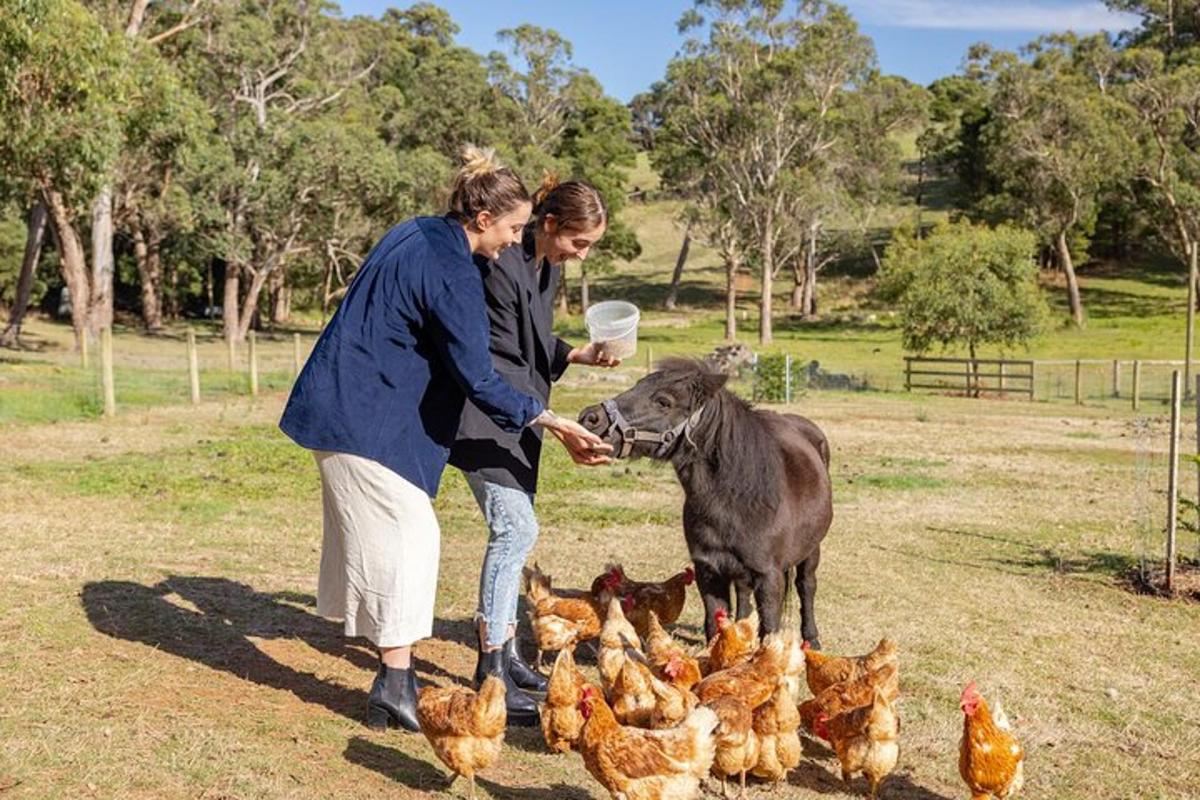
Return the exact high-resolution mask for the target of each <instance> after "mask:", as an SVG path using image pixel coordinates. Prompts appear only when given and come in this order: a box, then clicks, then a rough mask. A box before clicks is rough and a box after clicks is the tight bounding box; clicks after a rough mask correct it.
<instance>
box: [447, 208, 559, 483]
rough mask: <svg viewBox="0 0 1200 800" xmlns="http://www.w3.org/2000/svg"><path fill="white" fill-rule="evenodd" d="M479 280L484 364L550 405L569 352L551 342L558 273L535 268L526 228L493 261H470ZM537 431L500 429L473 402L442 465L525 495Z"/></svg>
mask: <svg viewBox="0 0 1200 800" xmlns="http://www.w3.org/2000/svg"><path fill="white" fill-rule="evenodd" d="M475 262H476V263H477V264H479V265H480V270H481V271H482V273H483V290H484V293H485V295H486V296H487V311H488V319H489V320H490V322H491V329H492V361H493V362H494V363H495V365H496V371H497V372H499V373H500V374H501V375H502V376H503V377H504V379H505V380H506V381H508V382H509V383H511V384H512V385H513V386H514V387H516V388H517V389H518V390H520V391H522V392H527V393H528V394H531V395H533V396H534V397H537V398H538V399H539V400H541V401H542V403H544V404H549V402H550V384H551V383H552V382H554V381H556V380H558V379H559V377H561V376H562V374H563V372H564V371H565V370H566V368H567V356H568V355H569V354H570V352H571V345H569V344H567V343H566V342H565V341H563V340H562V339H559V338H558V337H557V336H555V335H554V330H553V327H554V296H555V294H556V293H557V291H558V284H559V279H560V277H561V272H562V270H561V269H560V268H559V267H556V266H553V265H552V264H550V263H549V262H547V261H545V260H544V259H543V261H542V263H541V264H540V265H539V264H538V263H536V254H535V243H534V238H533V232H532V229H527V230H526V232H525V236H524V239H523V241H522V242H521V245H520V246H519V247H510V248H508V249H507V250H505V251H503V252H502V253H501V254H500V256H499V257H498V258H497V259H495V260H494V261H488V260H487V259H483V258H481V257H480V256H476V257H475ZM541 454H542V429H541V428H526V429H524V430H522V431H518V432H516V433H509V432H506V431H504V430H501V429H500V427H499V426H497V425H496V423H495V422H493V421H492V420H491V419H490V418H489V417H488V416H487V415H486V414H484V413H483V412H482V411H480V410H479V408H478V407H477V406H476V405H475V404H474V403H467V405H466V408H465V409H464V410H463V418H462V424H461V425H459V428H458V441H456V442H455V443H454V447H453V448H451V450H450V463H451V464H452V465H454V466H456V467H458V468H459V469H461V470H462V471H463V472H467V473H472V474H474V475H478V476H479V477H481V478H483V479H484V480H486V481H490V482H492V483H498V484H500V485H501V486H507V487H509V488H511V489H522V490H524V491H526V492H529V493H530V494H533V493H535V492H536V491H537V482H538V464H539V461H540V460H541Z"/></svg>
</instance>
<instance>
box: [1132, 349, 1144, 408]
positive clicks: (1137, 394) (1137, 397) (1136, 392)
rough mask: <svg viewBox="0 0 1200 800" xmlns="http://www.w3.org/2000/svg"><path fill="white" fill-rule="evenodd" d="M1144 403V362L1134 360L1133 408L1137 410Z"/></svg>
mask: <svg viewBox="0 0 1200 800" xmlns="http://www.w3.org/2000/svg"><path fill="white" fill-rule="evenodd" d="M1141 404H1142V362H1141V361H1138V360H1137V359H1134V361H1133V410H1134V411H1137V410H1138V407H1139V406H1140V405H1141Z"/></svg>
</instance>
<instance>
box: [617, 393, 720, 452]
mask: <svg viewBox="0 0 1200 800" xmlns="http://www.w3.org/2000/svg"><path fill="white" fill-rule="evenodd" d="M600 405H601V406H602V407H603V408H604V411H605V413H606V414H608V427H607V428H605V429H604V431H603V432H602V433H601V434H600V435H601V436H604V435H607V434H608V433H610V432H612V431H616V432H617V433H619V434H620V435H621V449H620V450H618V451H616V452H614V453H613V456H614V457H615V458H628V457H629V454H630V453H632V452H633V448H634V445H636V444H637V443H638V442H647V443H650V444H657V445H658V447H656V448H654V458H657V459H666V458H669V457H670V455H671V452H672V450H673V449H674V448H675V447H676V446H678V443H679V439H680V438H681V437H682V438H684V439H687V440H688V441H691V438H692V437H691V433H692V431H694V430H695V429H696V425H697V424H698V423H699V422H700V415H701V414H703V413H704V408H705V407H704V406H700V407H699V408H697V409H696V410H695V411H693V412H692V414H691V416H689V417H688V418H687V419H685V420H684V421H683V422H681V423H679V424H678V425H676V426H675V427H673V428H671V429H670V430H666V431H663V432H662V433H654V432H653V431H640V430H638V429H637V428H635V427H633V426H632V425H630V424H629V420H627V419H625V416H624V415H623V414H622V413H621V409H619V408H617V401H616V400H614V399H609V400H605V401H604V402H602V403H601V404H600Z"/></svg>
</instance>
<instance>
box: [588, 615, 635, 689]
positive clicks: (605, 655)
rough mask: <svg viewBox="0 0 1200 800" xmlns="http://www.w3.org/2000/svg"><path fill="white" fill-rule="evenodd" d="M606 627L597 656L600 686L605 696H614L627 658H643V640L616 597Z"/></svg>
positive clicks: (605, 623)
mask: <svg viewBox="0 0 1200 800" xmlns="http://www.w3.org/2000/svg"><path fill="white" fill-rule="evenodd" d="M605 613H606V616H605V619H604V625H603V626H602V627H601V628H600V652H599V654H598V655H597V659H596V661H597V666H598V667H599V670H600V686H601V687H602V688H603V689H604V694H605V696H608V697H611V696H612V687H613V684H615V683H616V682H617V676H618V675H620V674H621V667H623V666H625V659H626V657H627V656H632V657H634V658H643V659H644V656H642V653H641V648H642V640H641V638H640V637H639V636H638V634H637V631H635V630H634V629H633V626H632V625H630V624H629V620H628V619H626V618H625V612H624V611H623V609H622V602H621V601H620V600H618V599H617V598H616V597H614V598H612V599H611V600H609V602H608V610H607V611H606V612H605Z"/></svg>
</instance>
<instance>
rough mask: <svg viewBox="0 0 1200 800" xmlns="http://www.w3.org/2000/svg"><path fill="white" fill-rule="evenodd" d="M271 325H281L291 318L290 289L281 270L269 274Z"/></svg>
mask: <svg viewBox="0 0 1200 800" xmlns="http://www.w3.org/2000/svg"><path fill="white" fill-rule="evenodd" d="M270 283H271V325H272V326H274V325H282V324H284V323H286V322H287V321H288V320H290V319H291V318H292V290H291V287H289V286H288V284H287V276H286V275H284V273H283V270H276V271H275V272H274V273H273V274H272V275H271V281H270Z"/></svg>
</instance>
